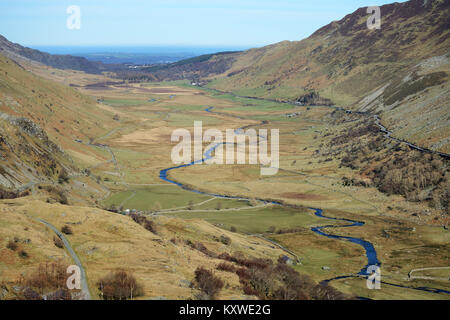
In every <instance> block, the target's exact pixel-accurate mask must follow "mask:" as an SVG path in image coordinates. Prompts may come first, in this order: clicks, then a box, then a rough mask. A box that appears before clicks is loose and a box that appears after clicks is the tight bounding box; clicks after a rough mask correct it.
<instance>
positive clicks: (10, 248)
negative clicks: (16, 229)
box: [6, 240, 17, 251]
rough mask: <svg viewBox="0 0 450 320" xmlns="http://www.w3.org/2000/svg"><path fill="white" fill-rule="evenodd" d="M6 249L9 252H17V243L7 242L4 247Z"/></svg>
mask: <svg viewBox="0 0 450 320" xmlns="http://www.w3.org/2000/svg"><path fill="white" fill-rule="evenodd" d="M6 247H7V248H8V249H9V250H12V251H16V250H17V243H15V242H14V241H13V240H9V241H8V244H7V245H6Z"/></svg>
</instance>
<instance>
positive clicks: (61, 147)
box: [0, 55, 114, 194]
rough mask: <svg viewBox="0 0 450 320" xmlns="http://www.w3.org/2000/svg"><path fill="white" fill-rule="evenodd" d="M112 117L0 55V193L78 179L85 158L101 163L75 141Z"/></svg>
mask: <svg viewBox="0 0 450 320" xmlns="http://www.w3.org/2000/svg"><path fill="white" fill-rule="evenodd" d="M112 117H113V115H112V114H109V113H108V112H106V111H103V110H101V109H99V108H97V107H96V102H95V100H93V99H91V98H87V97H85V96H83V95H82V94H80V93H79V92H77V91H76V90H74V89H72V88H69V87H66V86H63V85H61V84H58V83H55V82H52V81H48V80H44V79H42V78H40V77H38V76H35V75H33V74H32V73H30V72H28V71H26V70H24V69H23V68H22V67H21V66H20V65H18V64H17V63H16V62H14V61H12V60H10V59H8V58H6V57H5V56H2V55H0V190H4V191H5V192H13V194H14V192H15V193H17V192H18V191H23V190H26V189H28V188H31V187H33V186H34V185H37V184H42V183H47V184H48V183H50V184H54V183H55V182H57V181H58V179H60V178H62V179H63V180H62V181H64V180H67V178H68V177H80V176H82V175H81V173H80V172H81V168H84V167H85V166H84V165H83V158H84V157H91V158H97V159H100V160H103V159H102V154H101V153H99V151H98V150H96V149H95V148H93V147H90V146H88V145H87V144H82V143H79V142H77V141H76V140H78V141H81V140H83V141H86V142H87V141H89V140H91V139H94V138H95V137H98V136H100V135H102V134H104V133H105V132H106V131H108V130H110V129H111V128H112V126H113V125H114V123H113V122H114V121H113V120H112ZM92 184H93V188H94V189H97V190H99V189H100V187H99V186H98V185H96V186H94V185H95V183H92ZM63 187H65V186H63V185H61V184H60V185H58V188H63ZM70 188H71V187H70V185H67V188H66V189H70Z"/></svg>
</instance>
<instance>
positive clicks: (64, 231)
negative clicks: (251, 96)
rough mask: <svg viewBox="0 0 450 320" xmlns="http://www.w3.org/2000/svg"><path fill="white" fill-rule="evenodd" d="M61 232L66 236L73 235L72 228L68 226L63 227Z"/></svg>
mask: <svg viewBox="0 0 450 320" xmlns="http://www.w3.org/2000/svg"><path fill="white" fill-rule="evenodd" d="M61 232H62V233H65V234H68V235H70V234H73V231H72V228H71V227H70V226H68V225H65V226H64V227H62V228H61Z"/></svg>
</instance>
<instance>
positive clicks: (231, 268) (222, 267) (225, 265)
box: [217, 262, 236, 272]
mask: <svg viewBox="0 0 450 320" xmlns="http://www.w3.org/2000/svg"><path fill="white" fill-rule="evenodd" d="M217 270H220V271H227V272H236V268H235V267H234V266H233V265H232V264H230V263H226V262H221V263H219V265H218V266H217Z"/></svg>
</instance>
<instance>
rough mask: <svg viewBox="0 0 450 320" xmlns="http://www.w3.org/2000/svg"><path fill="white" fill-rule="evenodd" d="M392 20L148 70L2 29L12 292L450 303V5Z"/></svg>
mask: <svg viewBox="0 0 450 320" xmlns="http://www.w3.org/2000/svg"><path fill="white" fill-rule="evenodd" d="M381 8H382V10H383V12H385V14H384V16H383V26H384V28H386V29H385V30H386V32H385V33H382V34H381V33H376V31H374V30H369V29H367V28H366V14H365V10H363V8H361V9H358V10H357V11H355V12H353V13H351V14H348V15H347V16H345V17H344V18H342V19H341V20H339V21H333V22H331V23H330V24H328V25H326V26H324V27H323V28H321V29H319V30H317V31H316V32H314V33H313V34H312V35H311V36H310V37H308V38H306V39H304V40H301V41H283V42H280V43H277V44H273V45H269V46H265V47H261V48H256V49H250V50H247V51H233V52H220V53H216V54H207V55H203V56H199V57H194V58H190V59H186V60H181V61H177V62H175V63H166V64H157V65H152V66H141V67H139V68H137V69H136V70H129V68H127V67H126V66H125V65H122V64H120V65H108V66H107V65H106V64H103V63H100V62H92V61H88V60H86V59H84V58H80V57H73V56H70V55H67V56H60V55H50V54H47V53H43V52H40V51H37V50H33V49H29V48H26V47H22V46H21V45H18V44H14V43H11V42H9V41H8V40H7V39H6V38H4V37H2V36H1V37H0V49H1V50H0V300H15V299H18V300H22V299H23V300H40V299H47V298H48V300H52V299H51V298H52V297H58V296H64V297H65V298H68V297H69V298H71V299H80V300H83V299H86V300H89V299H99V300H101V299H104V300H109V299H111V300H122V299H124V300H126V299H138V300H141V299H142V300H167V299H169V300H180V299H181V300H189V299H193V300H214V299H218V300H256V299H260V300H272V299H275V300H334V299H337V300H345V299H354V300H356V299H361V300H365V299H374V300H449V299H450V269H449V266H450V233H449V232H450V231H449V224H450V211H449V199H450V182H449V176H450V169H449V160H450V159H449V158H450V155H449V153H450V140H449V137H450V133H449V127H450V126H449V123H450V122H449V121H450V118H449V106H450V105H449V101H450V99H449V92H450V91H449V83H450V82H449V81H448V80H449V73H450V56H449V48H450V47H449V41H448V35H449V30H448V22H447V18H446V16H448V11H449V6H448V2H446V1H444V0H435V1H430V2H427V1H425V2H424V1H418V0H412V1H407V2H402V3H394V4H389V5H384V6H382V7H381ZM418 23H420V26H421V28H418V27H417V24H418ZM199 122H201V126H202V127H201V130H202V131H201V133H200V138H198V137H196V135H195V134H194V132H196V130H198V126H197V127H196V126H195V124H198V123H199ZM177 129H185V131H184V132H188V136H189V139H191V135H192V137H194V142H193V143H192V145H193V146H194V147H193V148H192V154H191V152H189V155H188V156H187V158H188V159H187V161H186V162H185V163H184V164H180V163H175V161H174V157H173V154H174V150H176V149H174V148H175V147H176V146H179V145H178V142H175V139H173V133H174V132H175V130H177ZM211 130H214V131H215V132H219V133H224V136H225V132H227V130H228V132H233V133H234V134H235V135H236V136H239V137H241V138H243V140H242V141H244V148H243V149H239V148H240V147H242V141H241V142H234V141H233V142H230V141H223V140H217V139H216V140H213V141H211V140H212V139H209V140H208V139H206V135H205V132H210V131H211ZM253 130H254V131H253ZM265 130H267V131H265ZM272 130H278V131H277V132H278V133H279V140H278V141H279V143H278V145H277V148H278V149H279V150H278V149H275V150H278V151H279V152H278V156H279V163H277V164H274V162H271V163H270V165H263V164H260V163H259V164H250V163H253V162H251V161H250V155H249V154H247V149H248V150H250V148H251V143H252V142H250V141H251V139H250V138H251V137H250V135H251V133H252V132H255V137H256V138H257V140H253V143H254V144H257V145H259V146H260V145H261V142H267V144H266V146H267V148H268V150H269V152H270V150H274V149H272V147H274V146H275V145H276V142H274V140H272V139H269V135H268V134H265V133H264V132H269V133H270V135H271V137H273V136H272V132H274V131H272ZM196 139H198V140H196ZM247 141H249V146H248V148H247V147H246V143H247ZM255 141H256V142H255ZM192 145H191V140H189V150H191V147H192ZM230 145H231V146H232V147H233V148H235V147H236V148H237V150H238V151H237V152H236V154H237V155H242V154H243V158H241V160H244V161H241V162H233V163H224V162H223V161H222V162H218V163H208V162H209V160H212V159H216V160H217V158H216V157H220V155H221V152H220V150H222V149H221V148H222V147H223V149H224V150H225V149H226V148H225V147H229V146H230ZM196 147H201V148H199V149H201V150H200V158H199V154H198V153H197V154H194V153H195V150H196ZM183 150H184V149H183ZM233 150H234V149H233ZM259 152H260V153H259V154H258V155H259V158H258V159H259V160H261V158H262V153H261V149H259ZM233 154H234V151H233ZM272 155H273V154H272ZM183 156H185V154H184V153H183ZM223 156H224V155H223V154H222V157H223ZM228 156H229V155H228V154H225V158H227V157H228ZM266 156H267V152H266ZM260 162H261V161H260ZM263 169H276V170H275V171H273V172H274V174H272V175H264V174H262V172H263V171H262V170H263ZM69 265H76V266H78V267H79V268H80V270H81V273H82V279H81V280H82V287H81V288H79V289H78V290H75V291H73V292H70V293H68V291H67V290H66V289H65V287H64V286H65V284H63V285H61V283H62V282H61V279H63V278H64V276H65V275H64V270H65V268H66V267H67V266H69ZM374 266H376V267H379V270H380V272H381V289H379V290H378V289H370V288H369V287H368V284H367V283H368V282H367V280H368V279H367V278H368V275H369V274H368V272H369V271H368V270H369V269H370V268H371V267H374ZM61 270H62V271H61ZM61 272H62V273H63V275H61ZM52 277H54V278H55V279H56V280H55V279H53V278H52ZM117 278H119V279H120V281H122V282H121V283H125V282H129V283H131V289H130V288H127V290H126V291H127V292H125V293H124V292H123V291H124V290H122V289H123V287H120V285H119V289H117V290H116V291H114V290H111V289H110V288H109V287H108V286H109V285H111V283H113V284H114V281H116V283H115V284H117V283H119V282H120V281H119V280H117ZM202 281H203V283H202ZM208 281H209V282H208ZM128 289H130V291H128ZM49 297H50V298H49ZM56 300H57V298H56Z"/></svg>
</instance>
